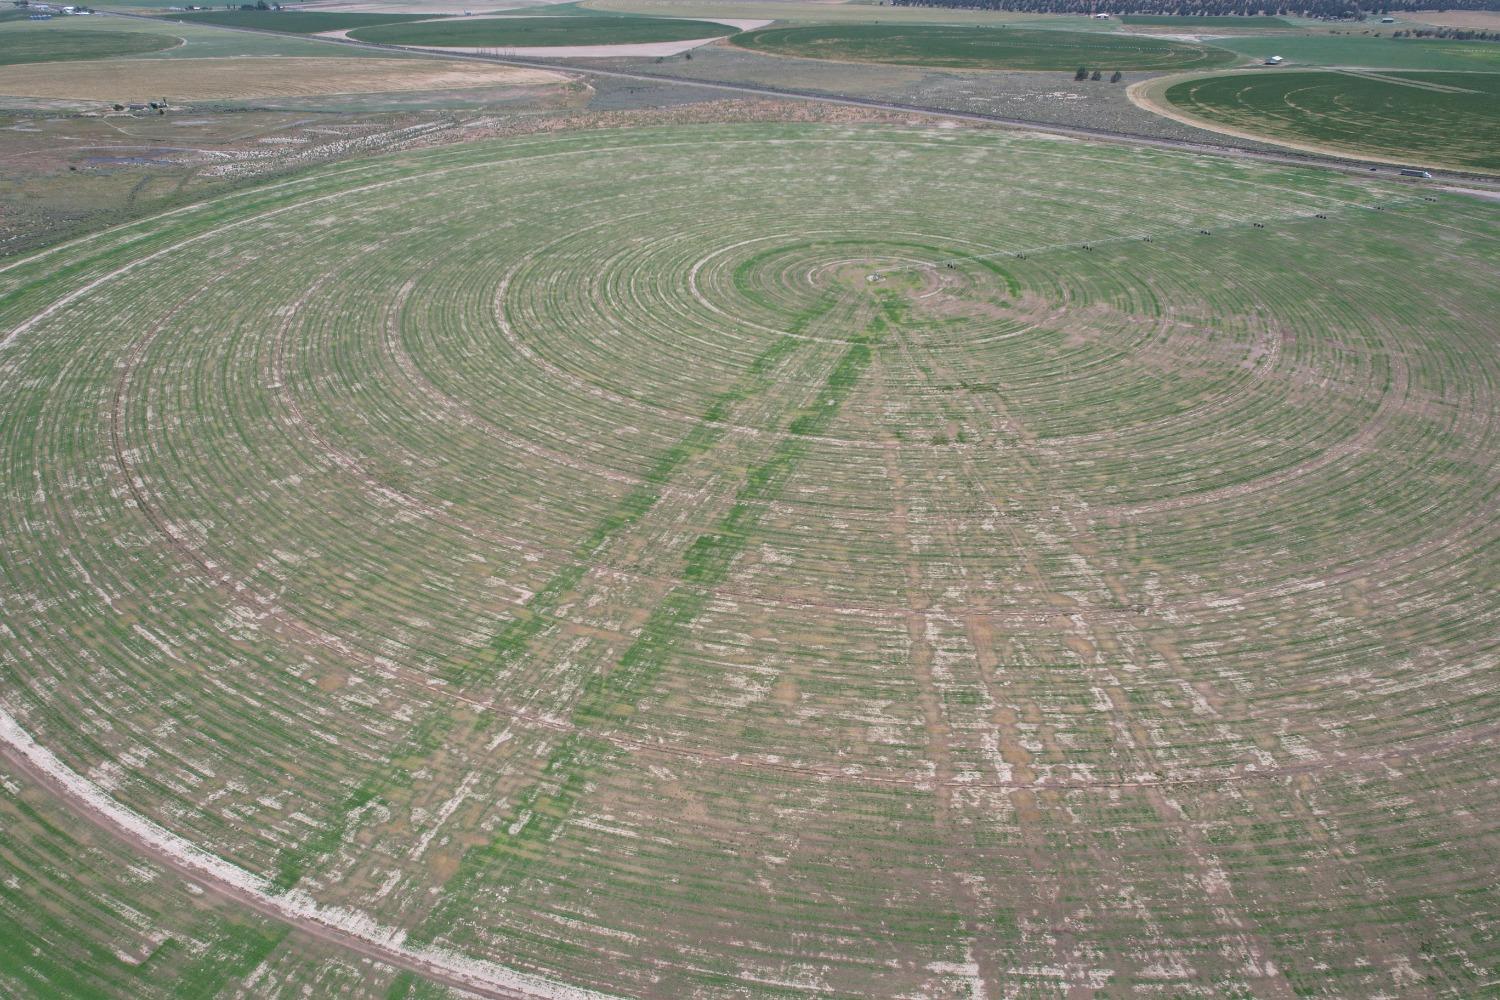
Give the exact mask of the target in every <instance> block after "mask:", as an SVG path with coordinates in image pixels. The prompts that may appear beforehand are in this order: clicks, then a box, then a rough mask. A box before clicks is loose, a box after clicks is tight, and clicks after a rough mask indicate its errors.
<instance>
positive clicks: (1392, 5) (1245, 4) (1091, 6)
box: [890, 0, 1500, 37]
mask: <svg viewBox="0 0 1500 1000" xmlns="http://www.w3.org/2000/svg"><path fill="white" fill-rule="evenodd" d="M890 2H891V4H892V5H894V6H897V7H957V8H964V9H973V10H1012V11H1020V12H1022V13H1027V14H1093V13H1097V12H1101V11H1108V12H1109V13H1111V14H1171V15H1175V16H1178V17H1232V16H1236V15H1243V16H1251V15H1255V14H1271V15H1277V14H1284V15H1288V16H1294V17H1319V18H1326V19H1329V20H1346V19H1349V18H1355V19H1358V18H1363V17H1369V16H1370V15H1379V14H1394V13H1400V12H1401V11H1409V10H1432V9H1433V8H1434V7H1441V8H1442V9H1443V10H1500V0H1366V3H1360V2H1359V0H1278V2H1275V3H1271V2H1269V0H890ZM1442 37H1448V36H1442Z"/></svg>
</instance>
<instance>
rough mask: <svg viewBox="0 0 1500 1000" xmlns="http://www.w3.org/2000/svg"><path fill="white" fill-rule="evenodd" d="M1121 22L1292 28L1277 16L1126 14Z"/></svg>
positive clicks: (1152, 24) (1175, 25)
mask: <svg viewBox="0 0 1500 1000" xmlns="http://www.w3.org/2000/svg"><path fill="white" fill-rule="evenodd" d="M1120 23H1121V24H1134V25H1139V26H1141V27H1159V28H1254V29H1262V28H1292V27H1295V25H1293V24H1292V23H1291V22H1290V21H1283V20H1282V19H1281V18H1279V17H1180V16H1177V15H1173V14H1126V15H1125V16H1123V17H1121V18H1120Z"/></svg>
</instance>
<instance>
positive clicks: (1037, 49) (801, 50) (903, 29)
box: [733, 24, 1237, 71]
mask: <svg viewBox="0 0 1500 1000" xmlns="http://www.w3.org/2000/svg"><path fill="white" fill-rule="evenodd" d="M733 41H734V44H736V45H740V46H743V47H744V48H747V49H753V50H755V51H757V52H769V53H774V54H777V55H786V56H804V57H807V58H813V59H845V60H853V61H859V62H884V63H905V64H911V65H917V66H934V67H945V68H956V69H1019V70H1070V69H1073V68H1074V67H1077V66H1080V65H1082V66H1088V67H1090V68H1094V67H1098V68H1101V69H1104V70H1106V71H1108V70H1114V69H1121V70H1151V69H1208V68H1212V67H1215V66H1228V65H1231V64H1233V63H1234V62H1236V61H1237V59H1236V57H1235V56H1234V55H1233V54H1231V53H1229V52H1227V51H1225V50H1223V49H1219V48H1215V47H1214V46H1211V45H1198V44H1195V43H1192V42H1178V41H1171V40H1167V39H1159V38H1146V37H1142V36H1126V35H1118V34H1110V33H1105V32H1085V31H1038V30H1028V29H1025V28H1005V27H967V26H966V27H957V26H949V25H911V26H906V25H883V24H851V25H808V26H801V27H789V28H762V29H760V30H758V31H751V32H746V33H744V34H741V35H736V36H735V37H734V39H733Z"/></svg>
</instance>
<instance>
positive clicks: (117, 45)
mask: <svg viewBox="0 0 1500 1000" xmlns="http://www.w3.org/2000/svg"><path fill="white" fill-rule="evenodd" d="M0 38H3V41H0V66H13V65H16V64H18V63H37V62H61V61H63V60H73V59H106V58H109V57H110V56H133V55H139V54H141V53H143V52H159V51H161V50H162V49H170V48H172V47H173V46H175V45H179V44H181V39H178V38H174V37H172V36H171V35H159V34H154V33H148V32H142V31H80V30H75V29H69V28H61V27H57V26H56V23H55V22H41V23H37V24H17V25H13V26H11V27H10V28H8V29H7V30H6V32H5V34H4V35H3V36H0Z"/></svg>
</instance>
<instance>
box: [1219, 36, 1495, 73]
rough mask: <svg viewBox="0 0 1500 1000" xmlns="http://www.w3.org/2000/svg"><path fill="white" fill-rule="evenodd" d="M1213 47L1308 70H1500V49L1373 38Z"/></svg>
mask: <svg viewBox="0 0 1500 1000" xmlns="http://www.w3.org/2000/svg"><path fill="white" fill-rule="evenodd" d="M1216 44H1218V45H1222V46H1223V47H1224V48H1226V49H1230V50H1232V51H1235V52H1239V53H1242V54H1244V55H1248V56H1251V57H1256V58H1264V57H1265V56H1268V55H1279V56H1285V57H1286V59H1287V61H1288V62H1295V63H1306V64H1308V65H1312V66H1363V67H1369V68H1372V69H1432V70H1450V69H1453V70H1458V69H1475V70H1500V45H1497V44H1495V43H1494V42H1457V41H1451V42H1450V41H1439V40H1435V39H1419V38H1391V37H1390V36H1389V34H1386V35H1382V36H1380V37H1378V38H1377V37H1375V35H1373V34H1370V35H1312V34H1309V35H1269V36H1264V37H1257V36H1243V35H1242V36H1237V37H1234V38H1224V39H1221V40H1220V41H1218V42H1217V43H1216Z"/></svg>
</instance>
